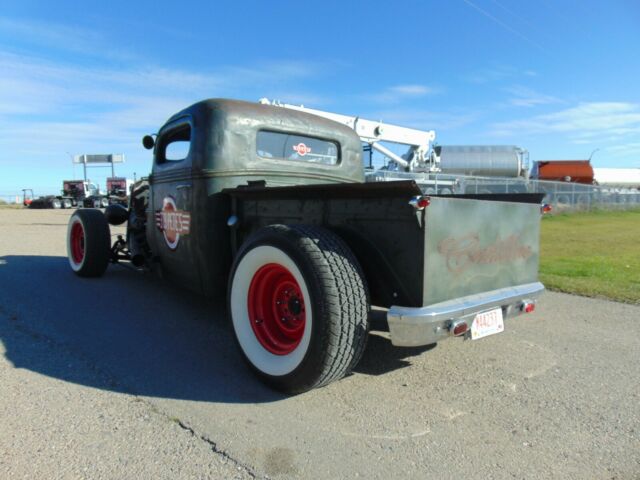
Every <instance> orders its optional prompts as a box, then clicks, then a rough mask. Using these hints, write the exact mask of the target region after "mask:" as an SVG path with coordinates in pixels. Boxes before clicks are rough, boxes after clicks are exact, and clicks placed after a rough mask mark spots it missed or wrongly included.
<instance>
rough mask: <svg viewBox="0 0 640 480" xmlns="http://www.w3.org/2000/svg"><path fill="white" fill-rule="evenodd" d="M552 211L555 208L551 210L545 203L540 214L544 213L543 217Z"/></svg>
mask: <svg viewBox="0 0 640 480" xmlns="http://www.w3.org/2000/svg"><path fill="white" fill-rule="evenodd" d="M551 210H553V208H551V205H549V204H548V203H543V204H542V206H541V207H540V213H542V214H543V215H544V214H545V213H549V212H551Z"/></svg>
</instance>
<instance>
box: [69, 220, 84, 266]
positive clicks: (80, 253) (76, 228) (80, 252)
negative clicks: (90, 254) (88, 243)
mask: <svg viewBox="0 0 640 480" xmlns="http://www.w3.org/2000/svg"><path fill="white" fill-rule="evenodd" d="M69 243H70V246H71V260H73V262H74V263H75V264H76V265H81V264H82V261H83V260H84V228H82V223H80V220H77V221H76V222H74V223H73V225H71V238H70V239H69Z"/></svg>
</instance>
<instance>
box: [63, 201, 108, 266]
mask: <svg viewBox="0 0 640 480" xmlns="http://www.w3.org/2000/svg"><path fill="white" fill-rule="evenodd" d="M110 244H111V234H110V231H109V224H108V223H107V220H106V218H105V216H104V214H103V213H102V212H101V211H99V210H93V209H83V210H76V211H75V212H74V214H73V215H71V218H70V219H69V227H68V229H67V255H68V257H69V265H70V266H71V269H72V270H73V271H74V272H75V273H76V274H77V275H79V276H81V277H99V276H101V275H102V274H103V273H104V272H105V270H106V269H107V266H108V264H109V258H110V257H111V251H110V249H111V245H110Z"/></svg>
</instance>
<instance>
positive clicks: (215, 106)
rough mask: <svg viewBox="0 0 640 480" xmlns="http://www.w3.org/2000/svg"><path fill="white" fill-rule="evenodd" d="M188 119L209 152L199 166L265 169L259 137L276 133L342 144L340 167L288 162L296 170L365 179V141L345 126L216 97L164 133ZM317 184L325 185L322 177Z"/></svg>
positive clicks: (196, 161)
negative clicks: (363, 143) (259, 152)
mask: <svg viewBox="0 0 640 480" xmlns="http://www.w3.org/2000/svg"><path fill="white" fill-rule="evenodd" d="M185 119H189V122H191V125H192V137H191V142H192V144H193V145H194V146H195V151H198V152H203V153H204V155H201V156H195V157H194V158H193V159H192V162H193V165H192V166H193V167H194V168H201V169H206V170H237V169H249V170H251V169H257V168H262V169H264V168H265V163H264V160H265V159H263V158H262V159H261V158H260V157H258V155H257V149H256V136H257V133H258V132H259V131H271V132H282V133H290V134H295V135H303V136H309V137H311V138H316V139H320V140H330V141H334V142H337V143H339V145H340V162H339V164H338V165H322V164H316V163H312V162H287V163H288V164H290V167H291V169H292V170H298V171H303V170H304V171H306V172H308V173H309V174H314V173H317V174H318V175H320V176H321V177H325V178H326V179H327V180H329V177H335V180H334V181H339V182H345V181H346V182H362V181H364V171H363V165H362V145H361V142H360V138H359V137H358V135H357V134H356V132H354V131H353V129H351V128H349V127H348V126H346V125H342V124H340V123H338V122H335V121H333V120H329V119H326V118H322V117H319V116H317V115H312V114H310V113H306V112H299V111H293V110H288V109H284V108H280V107H276V106H272V105H263V104H260V103H253V102H245V101H241V100H229V99H220V98H212V99H208V100H202V101H200V102H197V103H194V104H193V105H191V106H189V107H187V108H185V109H183V110H181V111H180V112H178V113H176V114H175V115H173V116H171V117H170V118H169V120H168V121H167V122H166V124H165V126H163V127H162V128H161V129H160V132H159V135H162V133H163V131H164V130H165V129H167V128H170V125H171V124H172V123H176V122H180V121H183V120H185ZM316 183H322V182H321V181H320V177H318V181H317V182H316Z"/></svg>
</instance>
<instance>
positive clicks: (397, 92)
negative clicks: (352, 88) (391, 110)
mask: <svg viewBox="0 0 640 480" xmlns="http://www.w3.org/2000/svg"><path fill="white" fill-rule="evenodd" d="M440 91H441V90H440V89H439V88H435V87H430V86H427V85H420V84H403V85H394V86H391V87H388V88H385V89H384V90H383V91H381V92H378V93H374V94H371V95H366V96H365V98H366V99H367V100H371V101H374V102H377V103H398V102H401V101H403V100H408V99H416V98H420V97H425V96H427V95H435V94H438V93H440Z"/></svg>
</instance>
